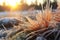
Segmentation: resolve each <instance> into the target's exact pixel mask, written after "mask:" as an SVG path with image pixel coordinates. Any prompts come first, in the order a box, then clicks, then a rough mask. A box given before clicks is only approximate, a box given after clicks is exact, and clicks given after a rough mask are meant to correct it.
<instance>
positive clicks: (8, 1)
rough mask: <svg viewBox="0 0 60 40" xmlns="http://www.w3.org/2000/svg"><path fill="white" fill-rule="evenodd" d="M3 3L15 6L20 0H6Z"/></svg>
mask: <svg viewBox="0 0 60 40" xmlns="http://www.w3.org/2000/svg"><path fill="white" fill-rule="evenodd" d="M5 3H6V5H9V6H16V5H18V4H20V0H6V1H5Z"/></svg>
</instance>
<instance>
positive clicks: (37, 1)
mask: <svg viewBox="0 0 60 40" xmlns="http://www.w3.org/2000/svg"><path fill="white" fill-rule="evenodd" d="M49 1H50V8H52V9H57V7H58V4H60V1H59V0H49ZM46 4H47V0H0V12H1V11H11V10H13V11H24V10H41V9H42V6H43V9H45V7H46Z"/></svg>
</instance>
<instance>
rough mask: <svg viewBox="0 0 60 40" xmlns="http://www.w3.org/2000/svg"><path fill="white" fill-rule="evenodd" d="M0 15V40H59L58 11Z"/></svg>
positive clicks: (5, 13) (59, 14)
mask: <svg viewBox="0 0 60 40" xmlns="http://www.w3.org/2000/svg"><path fill="white" fill-rule="evenodd" d="M10 13H11V14H10ZM0 15H1V16H2V17H1V16H0V40H60V12H59V11H54V12H52V11H50V10H48V11H47V10H45V11H44V13H42V12H40V10H39V11H38V10H37V11H28V12H27V11H21V12H19V11H18V12H0ZM11 16H12V17H11Z"/></svg>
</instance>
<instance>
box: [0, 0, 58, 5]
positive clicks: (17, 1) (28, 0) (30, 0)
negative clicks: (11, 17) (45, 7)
mask: <svg viewBox="0 0 60 40" xmlns="http://www.w3.org/2000/svg"><path fill="white" fill-rule="evenodd" d="M58 1H59V0H58ZM3 2H5V3H6V5H9V6H16V5H18V4H20V2H21V0H0V5H3ZM35 2H36V0H25V3H27V4H28V5H31V4H32V3H34V4H35ZM51 2H54V0H51ZM43 3H44V0H37V4H38V5H39V4H43Z"/></svg>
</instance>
